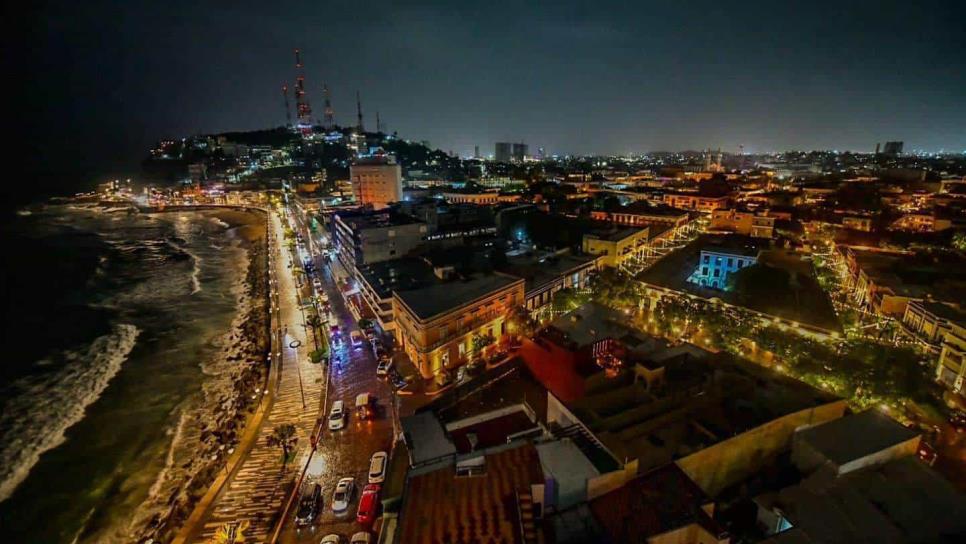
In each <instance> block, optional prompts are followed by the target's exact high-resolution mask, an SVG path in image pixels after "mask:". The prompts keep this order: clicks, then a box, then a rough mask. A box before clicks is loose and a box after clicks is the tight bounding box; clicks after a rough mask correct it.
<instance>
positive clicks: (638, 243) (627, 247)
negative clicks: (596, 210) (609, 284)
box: [583, 227, 650, 268]
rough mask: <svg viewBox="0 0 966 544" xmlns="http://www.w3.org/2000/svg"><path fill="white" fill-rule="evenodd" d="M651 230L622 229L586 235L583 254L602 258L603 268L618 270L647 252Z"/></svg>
mask: <svg viewBox="0 0 966 544" xmlns="http://www.w3.org/2000/svg"><path fill="white" fill-rule="evenodd" d="M649 232H650V228H649V227H644V228H622V229H615V230H612V231H605V232H596V233H589V234H585V235H584V242H583V252H584V253H587V254H589V255H596V256H599V257H600V258H601V260H600V262H601V264H602V265H603V266H610V267H612V268H617V267H619V266H620V265H621V263H623V262H624V261H626V260H627V259H631V258H633V257H634V256H635V255H636V256H640V257H643V256H644V254H645V253H646V251H647V244H648V240H649V236H648V234H649Z"/></svg>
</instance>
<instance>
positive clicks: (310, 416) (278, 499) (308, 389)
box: [191, 213, 325, 543]
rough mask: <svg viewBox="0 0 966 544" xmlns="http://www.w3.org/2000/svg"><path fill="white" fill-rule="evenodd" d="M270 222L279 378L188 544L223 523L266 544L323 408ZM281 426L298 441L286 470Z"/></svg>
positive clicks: (319, 379) (288, 260)
mask: <svg viewBox="0 0 966 544" xmlns="http://www.w3.org/2000/svg"><path fill="white" fill-rule="evenodd" d="M269 220H270V221H271V224H270V231H271V232H272V233H273V234H274V236H275V238H276V240H278V241H279V242H280V244H276V245H275V247H273V255H274V258H273V264H274V266H275V277H276V278H277V285H276V286H275V288H276V290H277V292H278V304H277V305H276V308H277V314H275V315H273V323H274V324H276V325H275V326H277V325H281V327H280V328H281V330H279V331H277V332H273V348H272V350H273V363H277V362H279V361H278V360H279V357H278V354H279V350H281V361H280V362H281V367H280V377H279V380H278V381H277V382H276V383H274V384H272V386H275V387H276V393H275V400H274V403H273V405H272V407H271V410H270V412H269V414H268V416H267V417H266V420H265V421H264V423H263V424H262V426H261V428H260V429H259V432H258V437H257V439H256V442H255V444H254V446H253V447H252V449H251V451H250V452H249V454H248V456H247V457H246V458H245V460H244V461H243V462H242V465H241V467H240V468H239V469H238V471H237V472H236V473H235V474H234V475H233V477H232V478H231V479H230V481H229V482H228V483H227V484H226V485H225V487H224V488H223V489H222V490H221V492H220V493H219V495H218V496H217V498H216V499H215V501H214V504H213V505H212V506H211V508H210V509H209V511H208V513H207V516H206V517H205V521H204V524H203V527H202V530H201V531H200V532H199V533H198V534H195V535H192V539H191V541H192V542H199V543H200V542H206V541H208V540H209V539H210V538H211V536H212V535H213V534H214V533H215V532H216V531H217V530H218V528H219V527H221V526H222V525H224V524H225V523H229V522H239V521H247V522H248V524H249V528H248V529H247V530H246V532H245V536H246V538H247V539H248V540H249V541H251V542H263V541H267V540H268V538H269V537H270V534H271V531H272V529H273V527H274V525H275V523H276V521H277V517H278V514H279V513H280V512H281V511H282V509H283V507H284V504H285V501H286V500H287V499H288V495H289V492H290V490H291V488H292V485H293V483H294V482H295V480H296V479H297V478H298V475H299V473H300V471H301V468H302V467H303V466H304V465H305V462H306V460H307V459H308V457H309V454H310V452H311V444H310V439H309V438H310V436H311V434H312V432H313V429H314V426H315V422H316V418H317V417H318V414H319V408H320V405H321V402H322V394H323V390H324V385H325V383H324V378H325V376H324V373H323V371H324V369H323V367H322V365H317V364H312V363H311V362H309V359H308V349H309V345H310V344H311V339H309V338H307V336H306V329H305V328H304V327H303V326H302V317H301V313H300V312H299V307H298V301H297V297H296V293H297V292H296V289H297V288H296V281H295V279H294V277H293V274H292V270H293V267H294V263H293V257H292V255H291V252H289V251H287V250H285V248H284V247H283V246H281V242H282V241H283V240H284V236H283V229H282V224H281V220H280V218H279V217H278V215H277V214H275V213H272V214H270V219H269ZM284 424H293V425H295V427H296V431H297V436H298V443H297V446H296V451H295V455H294V458H293V459H292V460H291V461H290V462H289V463H288V464H286V465H283V464H282V462H281V459H282V456H281V450H280V449H279V448H278V447H276V446H272V445H270V444H269V443H268V437H269V436H270V435H271V434H272V432H273V429H274V428H275V427H276V426H279V425H284Z"/></svg>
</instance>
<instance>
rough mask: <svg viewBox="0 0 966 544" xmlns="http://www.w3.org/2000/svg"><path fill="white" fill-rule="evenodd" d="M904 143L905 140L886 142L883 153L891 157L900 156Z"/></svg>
mask: <svg viewBox="0 0 966 544" xmlns="http://www.w3.org/2000/svg"><path fill="white" fill-rule="evenodd" d="M902 143H903V142H886V143H885V147H884V148H883V150H882V154H883V155H888V156H890V157H898V156H899V155H901V154H902Z"/></svg>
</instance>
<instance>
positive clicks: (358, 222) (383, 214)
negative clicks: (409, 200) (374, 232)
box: [335, 209, 422, 231]
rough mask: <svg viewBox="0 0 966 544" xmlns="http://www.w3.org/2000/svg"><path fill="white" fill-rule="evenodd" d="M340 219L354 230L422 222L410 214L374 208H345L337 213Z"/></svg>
mask: <svg viewBox="0 0 966 544" xmlns="http://www.w3.org/2000/svg"><path fill="white" fill-rule="evenodd" d="M335 215H337V216H338V217H339V219H340V220H341V221H342V222H343V223H345V224H346V225H348V226H349V227H350V228H352V230H354V231H359V230H365V229H378V228H387V227H397V226H403V225H412V224H416V223H422V221H419V220H418V219H414V218H412V217H410V216H408V215H405V214H401V213H397V212H393V211H391V210H384V211H378V212H374V211H372V210H365V209H361V210H345V211H339V212H338V213H336V214H335Z"/></svg>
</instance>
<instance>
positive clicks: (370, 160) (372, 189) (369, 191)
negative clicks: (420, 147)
mask: <svg viewBox="0 0 966 544" xmlns="http://www.w3.org/2000/svg"><path fill="white" fill-rule="evenodd" d="M349 180H350V181H351V182H352V194H353V195H355V198H356V202H358V203H360V204H371V205H372V207H373V208H374V209H376V210H380V209H383V208H385V207H387V206H388V205H389V203H390V202H399V201H401V200H402V196H403V187H402V169H401V168H400V167H399V165H398V164H396V158H395V157H393V156H392V155H386V154H376V155H370V156H367V157H358V158H356V160H355V161H353V163H352V165H351V166H350V167H349Z"/></svg>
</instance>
